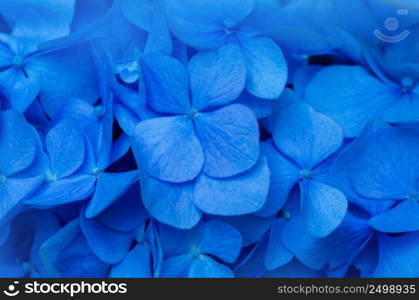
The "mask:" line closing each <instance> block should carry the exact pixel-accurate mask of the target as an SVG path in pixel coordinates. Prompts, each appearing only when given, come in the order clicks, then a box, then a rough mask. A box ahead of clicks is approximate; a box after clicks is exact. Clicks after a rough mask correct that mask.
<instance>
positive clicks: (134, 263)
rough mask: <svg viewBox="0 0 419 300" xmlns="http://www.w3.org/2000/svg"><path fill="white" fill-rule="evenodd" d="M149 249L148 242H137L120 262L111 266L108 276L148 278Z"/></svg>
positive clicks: (149, 275) (149, 270) (149, 268)
mask: <svg viewBox="0 0 419 300" xmlns="http://www.w3.org/2000/svg"><path fill="white" fill-rule="evenodd" d="M150 257H151V249H150V246H149V245H148V244H137V246H135V247H134V249H132V250H131V251H130V252H129V253H128V255H127V256H126V257H125V258H124V260H122V261H121V262H120V263H118V264H116V265H114V266H112V270H111V274H110V275H109V277H116V278H149V277H151V275H152V273H151V261H150Z"/></svg>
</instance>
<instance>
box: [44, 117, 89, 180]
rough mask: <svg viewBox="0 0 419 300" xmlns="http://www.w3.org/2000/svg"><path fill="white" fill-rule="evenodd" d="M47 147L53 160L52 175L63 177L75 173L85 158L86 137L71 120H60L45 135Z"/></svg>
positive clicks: (57, 177) (58, 177)
mask: <svg viewBox="0 0 419 300" xmlns="http://www.w3.org/2000/svg"><path fill="white" fill-rule="evenodd" d="M45 148H46V150H47V152H48V154H49V157H50V160H51V172H52V174H51V175H52V176H55V178H56V179H61V178H64V177H67V176H69V175H71V174H73V173H74V172H75V171H76V170H77V169H78V168H79V167H80V166H81V164H82V163H83V160H84V151H85V148H84V139H83V136H82V134H81V132H79V131H78V130H77V128H75V127H74V126H72V124H71V122H66V121H63V122H60V123H58V124H56V125H55V126H54V127H52V128H51V129H50V130H49V131H48V133H47V134H46V137H45Z"/></svg>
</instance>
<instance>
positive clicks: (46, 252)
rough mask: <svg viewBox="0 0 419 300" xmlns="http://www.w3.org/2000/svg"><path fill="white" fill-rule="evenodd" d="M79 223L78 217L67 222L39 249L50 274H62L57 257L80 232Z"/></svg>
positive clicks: (57, 275)
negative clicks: (57, 265)
mask: <svg viewBox="0 0 419 300" xmlns="http://www.w3.org/2000/svg"><path fill="white" fill-rule="evenodd" d="M79 225H80V224H79V220H78V219H75V220H73V221H71V222H69V223H67V224H66V225H65V226H64V227H63V228H61V229H60V230H59V231H57V232H56V233H55V234H54V235H52V236H51V237H50V238H49V239H48V240H47V241H45V243H43V244H42V246H41V248H40V249H39V256H40V258H41V261H42V263H43V266H44V267H45V270H46V274H47V275H48V276H50V277H59V276H60V273H59V271H58V270H57V268H56V262H57V258H58V256H59V254H60V252H61V251H62V250H63V249H64V248H65V247H66V245H67V244H68V243H69V242H70V241H71V240H72V239H73V238H74V237H75V236H76V235H77V234H78V233H79V232H80V227H79Z"/></svg>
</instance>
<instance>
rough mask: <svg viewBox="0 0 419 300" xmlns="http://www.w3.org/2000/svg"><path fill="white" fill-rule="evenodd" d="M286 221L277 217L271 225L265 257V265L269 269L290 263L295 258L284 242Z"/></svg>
mask: <svg viewBox="0 0 419 300" xmlns="http://www.w3.org/2000/svg"><path fill="white" fill-rule="evenodd" d="M286 223H287V221H286V220H285V219H283V218H277V219H276V220H275V222H274V223H273V224H272V226H271V232H270V234H269V243H268V248H267V250H266V257H265V267H266V269H267V270H269V271H272V270H274V269H276V268H278V267H281V266H283V265H285V264H287V263H289V262H290V261H291V260H292V258H293V255H292V253H291V252H289V251H288V249H287V248H286V247H285V246H284V244H283V243H282V230H283V229H284V227H285V225H286Z"/></svg>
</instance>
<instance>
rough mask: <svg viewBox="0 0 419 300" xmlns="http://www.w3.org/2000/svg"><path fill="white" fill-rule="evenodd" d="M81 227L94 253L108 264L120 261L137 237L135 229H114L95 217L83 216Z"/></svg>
mask: <svg viewBox="0 0 419 300" xmlns="http://www.w3.org/2000/svg"><path fill="white" fill-rule="evenodd" d="M80 228H81V230H82V232H83V233H84V235H85V237H86V240H87V242H88V244H89V246H90V248H91V249H92V251H93V253H95V255H97V257H99V258H100V259H101V260H102V261H104V262H105V263H108V264H115V263H117V262H120V261H121V260H122V259H123V258H124V257H125V256H126V255H127V253H128V251H129V249H130V247H131V244H132V242H133V241H134V239H135V231H131V232H121V231H116V230H112V229H109V228H107V227H106V226H104V225H102V224H100V223H99V222H97V221H96V220H94V219H85V218H84V217H83V216H82V217H81V218H80Z"/></svg>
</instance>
